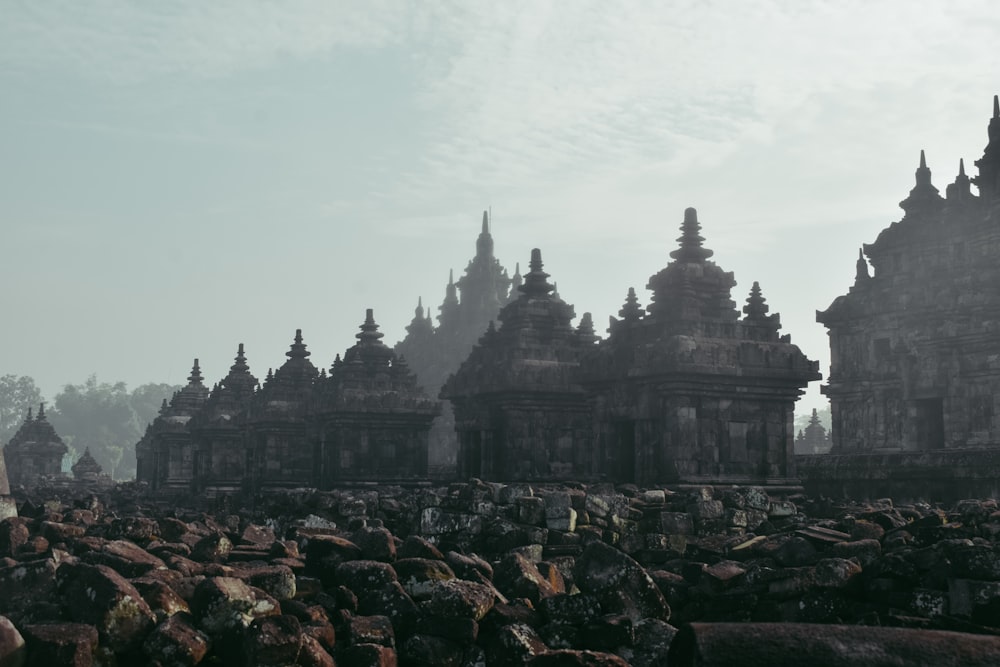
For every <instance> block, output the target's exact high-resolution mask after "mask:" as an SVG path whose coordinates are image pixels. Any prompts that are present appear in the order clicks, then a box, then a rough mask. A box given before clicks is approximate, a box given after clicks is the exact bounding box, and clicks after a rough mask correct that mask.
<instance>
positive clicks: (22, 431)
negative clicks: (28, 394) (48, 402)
mask: <svg viewBox="0 0 1000 667" xmlns="http://www.w3.org/2000/svg"><path fill="white" fill-rule="evenodd" d="M68 451H69V448H67V447H66V444H65V443H64V442H63V441H62V438H60V437H59V434H58V433H56V430H55V429H54V428H52V424H50V423H49V420H48V419H46V418H45V404H44V403H43V404H42V405H40V406H39V407H38V416H37V417H32V414H31V409H30V408H29V409H28V415H27V417H26V418H25V420H24V423H23V424H21V427H20V428H19V429H18V430H17V432H16V433H14V437H12V438H11V439H10V442H8V443H7V446H6V447H4V448H3V457H4V459H5V461H6V464H7V476H8V479H9V482H10V484H11V486H15V487H16V486H22V485H23V486H27V487H31V486H35V485H36V484H39V483H40V482H42V481H45V480H52V479H58V478H61V477H63V471H62V461H63V457H64V456H66V453H67V452H68Z"/></svg>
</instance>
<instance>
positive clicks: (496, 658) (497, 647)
mask: <svg viewBox="0 0 1000 667" xmlns="http://www.w3.org/2000/svg"><path fill="white" fill-rule="evenodd" d="M548 650H549V649H548V647H547V646H546V645H545V643H544V642H543V641H542V640H541V638H540V637H539V636H538V633H536V632H535V631H534V630H533V629H532V628H530V627H529V626H527V625H524V624H520V623H516V624H511V625H505V626H503V627H501V628H500V629H499V630H498V631H497V633H496V634H495V635H494V636H493V638H492V641H491V642H490V645H489V646H488V647H487V649H486V656H487V659H488V660H487V664H489V665H490V666H491V667H492V666H493V665H496V666H497V667H515V666H518V665H524V664H526V663H527V662H528V661H529V660H531V658H533V657H535V656H537V655H541V654H543V653H546V652H547V651H548Z"/></svg>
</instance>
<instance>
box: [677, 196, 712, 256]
mask: <svg viewBox="0 0 1000 667" xmlns="http://www.w3.org/2000/svg"><path fill="white" fill-rule="evenodd" d="M700 232H701V224H700V223H699V222H698V211H696V210H695V209H694V208H686V209H684V222H683V223H681V236H680V238H678V239H677V241H678V242H679V243H680V244H681V245H680V247H679V248H678V249H677V250H674V251H673V252H671V253H670V256H671V257H673V258H674V259H676V260H677V261H679V262H704V261H705V260H706V259H708V258H709V257H711V256H712V255H713V254H714V253H713V252H712V251H711V250H709V249H708V248H704V247H702V242H704V240H705V239H704V237H702V236H701V234H700Z"/></svg>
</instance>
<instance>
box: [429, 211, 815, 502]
mask: <svg viewBox="0 0 1000 667" xmlns="http://www.w3.org/2000/svg"><path fill="white" fill-rule="evenodd" d="M681 231H682V235H681V237H680V238H679V239H678V241H679V244H680V245H679V247H678V248H677V249H676V250H674V251H673V252H672V253H671V257H672V259H673V261H672V262H670V264H668V266H667V267H665V268H664V269H662V270H661V271H659V272H658V273H656V274H654V275H653V276H652V277H651V278H650V280H649V284H648V286H647V287H648V288H649V289H650V290H651V291H652V303H651V304H650V306H649V308H648V312H646V311H644V310H643V309H642V308H641V307H640V305H639V303H638V299H637V297H636V295H635V291H634V290H633V289H630V290H629V294H628V298H627V301H626V303H625V305H624V307H623V308H622V310H621V311H620V313H619V314H620V316H621V319H620V320H618V319H615V318H612V321H611V327H610V329H609V337H608V338H607V339H606V340H603V341H600V342H597V339H596V336H594V332H593V325H592V323H591V319H590V316H589V314H585V315H584V317H583V318H582V319H581V323H580V326H579V327H578V328H577V329H575V330H574V329H573V328H572V326H571V324H570V320H571V319H572V318H573V316H574V312H573V308H572V307H571V306H569V305H568V304H566V303H564V302H563V301H562V299H560V298H559V297H558V295H557V294H555V293H554V289H553V287H552V285H550V284H549V283H548V281H547V279H548V274H546V273H544V272H543V271H542V262H541V253H540V252H539V251H537V250H535V251H532V257H531V271H530V272H529V273H528V274H527V275H526V276H525V278H524V284H523V285H521V286H520V288H519V291H520V295H519V296H518V298H517V299H516V300H515V301H513V302H511V303H510V304H508V305H507V306H505V307H504V309H503V310H501V312H500V315H499V320H500V325H499V326H498V327H492V326H491V328H490V329H489V330H488V331H487V332H486V334H485V335H484V336H483V337H482V338H481V339H480V342H479V344H478V345H477V347H476V348H475V349H473V351H472V353H471V354H470V356H469V358H468V359H467V360H466V361H465V362H464V363H463V364H462V366H461V368H460V369H459V370H458V372H457V373H455V375H454V376H453V377H452V378H451V379H449V380H448V382H447V383H446V384H445V386H444V388H443V390H442V393H441V396H442V397H443V398H447V399H449V400H451V401H452V403H453V404H454V406H455V417H456V429H457V431H458V433H459V444H460V450H459V451H460V454H459V473H460V475H465V476H477V477H482V478H486V479H495V480H505V481H509V480H567V479H610V480H615V481H629V482H635V483H638V484H648V483H652V482H678V481H685V482H699V481H706V480H724V481H731V482H750V481H753V482H755V483H774V484H776V483H787V482H790V481H793V480H794V478H795V474H796V473H795V459H794V452H793V442H794V431H793V416H794V415H793V413H794V403H795V400H796V399H797V398H798V397H799V396H800V395H801V394H802V390H803V388H804V387H805V386H806V385H807V384H808V383H809V382H810V381H811V380H817V379H819V378H820V375H819V372H818V364H817V362H814V361H810V360H809V359H807V358H806V357H805V355H803V354H802V352H801V351H800V350H799V348H798V347H797V346H795V345H793V344H792V343H791V341H790V339H789V337H788V336H782V335H779V334H778V330H779V328H780V326H781V324H780V320H779V318H778V316H777V315H772V314H768V306H767V304H766V303H765V300H764V297H763V296H762V294H761V290H760V286H759V285H758V284H756V283H754V286H753V288H752V290H751V291H750V295H749V297H748V298H747V302H746V305H745V306H744V307H743V309H742V313H741V312H740V310H739V309H737V307H736V304H735V303H734V302H733V301H732V299H731V297H730V291H731V289H732V287H733V286H735V284H736V281H735V279H734V278H733V274H732V273H728V272H726V271H724V270H722V269H721V268H720V267H719V266H718V265H716V264H715V263H714V262H712V261H711V260H710V259H709V258H710V257H711V256H712V251H711V250H708V249H707V248H705V247H703V245H702V242H703V240H704V239H703V238H702V237H701V235H700V233H699V232H700V225H699V223H698V219H697V213H696V212H695V210H694V209H688V210H687V211H686V212H685V215H684V222H683V225H682V227H681Z"/></svg>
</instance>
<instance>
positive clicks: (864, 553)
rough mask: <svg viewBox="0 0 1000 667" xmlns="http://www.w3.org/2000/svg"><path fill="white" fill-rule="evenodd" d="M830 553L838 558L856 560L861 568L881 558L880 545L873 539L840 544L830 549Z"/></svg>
mask: <svg viewBox="0 0 1000 667" xmlns="http://www.w3.org/2000/svg"><path fill="white" fill-rule="evenodd" d="M830 553H831V555H834V556H837V557H838V558H854V559H857V561H858V563H860V564H861V567H868V566H869V565H871V564H873V563H875V562H876V561H877V560H878V559H879V558H880V557H881V556H882V545H881V544H880V543H879V541H878V540H873V539H864V540H856V541H854V542H840V543H838V544H834V545H833V546H832V547H830Z"/></svg>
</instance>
